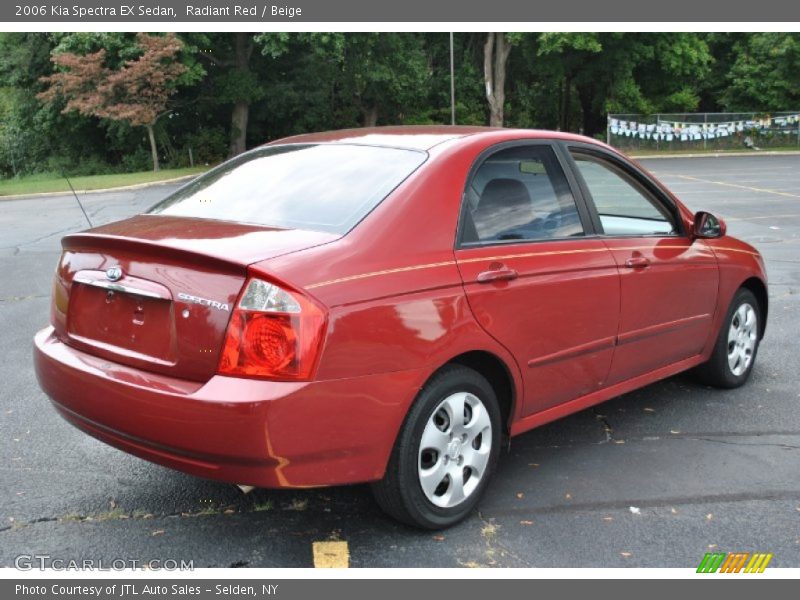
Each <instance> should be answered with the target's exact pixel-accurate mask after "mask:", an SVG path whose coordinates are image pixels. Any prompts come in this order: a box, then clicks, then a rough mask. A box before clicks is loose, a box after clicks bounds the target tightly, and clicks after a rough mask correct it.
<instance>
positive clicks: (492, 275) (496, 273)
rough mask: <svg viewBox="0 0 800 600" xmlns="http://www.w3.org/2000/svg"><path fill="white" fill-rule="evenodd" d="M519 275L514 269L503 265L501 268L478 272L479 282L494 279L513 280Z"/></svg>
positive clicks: (489, 281)
mask: <svg viewBox="0 0 800 600" xmlns="http://www.w3.org/2000/svg"><path fill="white" fill-rule="evenodd" d="M517 277H519V273H517V272H516V271H515V270H514V269H508V268H506V267H503V268H501V269H490V270H488V271H483V272H481V273H478V283H491V282H492V281H511V280H512V279H516V278H517Z"/></svg>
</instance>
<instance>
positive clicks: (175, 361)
mask: <svg viewBox="0 0 800 600" xmlns="http://www.w3.org/2000/svg"><path fill="white" fill-rule="evenodd" d="M766 285H767V284H766V274H765V270H764V262H763V260H762V258H761V256H760V255H759V253H758V252H757V251H756V250H755V249H754V248H753V247H751V246H749V245H747V244H745V243H744V242H741V241H739V240H737V239H734V238H732V237H728V236H726V233H725V224H724V223H723V221H722V220H721V219H719V218H717V217H715V216H713V215H711V214H709V213H706V212H700V213H697V214H692V213H691V212H689V211H688V210H687V209H686V208H685V207H684V206H683V205H682V204H681V203H680V202H679V201H678V200H677V199H676V198H675V197H674V196H673V195H672V194H671V193H670V192H669V191H668V190H666V189H665V188H664V186H663V185H661V184H660V183H659V182H658V181H656V180H655V179H654V178H653V177H652V176H650V175H649V174H648V173H647V172H645V171H644V170H643V169H642V168H641V167H639V166H637V165H636V164H634V163H632V162H631V161H629V160H628V159H626V158H625V157H624V156H622V155H621V154H619V153H618V152H617V151H615V150H614V149H612V148H610V147H608V146H605V145H603V144H600V143H598V142H595V141H593V140H590V139H587V138H583V137H579V136H575V135H569V134H562V133H553V132H545V131H528V130H505V129H487V128H463V127H415V128H377V129H362V130H353V131H340V132H333V133H323V134H314V135H303V136H298V137H294V138H289V139H285V140H281V141H278V142H275V143H272V144H268V145H266V146H262V147H260V148H257V149H255V150H252V151H250V152H247V153H245V154H243V155H241V156H238V157H236V158H235V159H233V160H231V161H228V162H226V163H225V164H223V165H221V166H220V167H218V168H216V169H214V170H212V171H210V172H209V173H207V174H206V175H203V176H202V177H199V178H198V179H196V180H194V181H193V182H191V183H189V184H188V185H186V186H184V187H183V188H181V189H179V190H178V191H176V192H175V193H174V194H172V195H171V196H169V197H168V198H166V199H165V200H163V201H162V202H160V203H159V204H157V205H155V206H154V207H152V208H151V209H150V210H149V211H148V212H146V213H145V214H142V215H139V216H136V217H133V218H130V219H127V220H124V221H120V222H117V223H113V224H110V225H105V226H102V227H97V228H94V229H91V230H89V231H85V232H82V233H77V234H73V235H68V236H66V237H65V238H64V239H63V254H62V256H61V260H60V262H59V265H58V268H57V272H56V276H55V282H54V287H53V302H52V314H51V324H50V326H49V327H47V328H46V329H44V330H42V331H41V332H39V334H38V335H37V336H36V339H35V364H36V372H37V375H38V378H39V382H40V384H41V386H42V388H43V389H44V391H45V392H46V393H47V394H48V395H49V396H50V397H51V398H52V400H53V404H54V406H55V407H56V409H57V410H58V411H59V412H60V413H61V414H62V415H63V416H64V417H65V418H66V419H67V420H68V421H70V422H71V423H73V424H74V425H76V426H77V427H79V428H80V429H82V430H83V431H85V432H87V433H89V434H90V435H93V436H95V437H97V438H98V439H100V440H102V441H104V442H107V443H109V444H111V445H113V446H116V447H118V448H121V449H123V450H125V451H127V452H130V453H132V454H135V455H137V456H140V457H142V458H145V459H148V460H151V461H153V462H156V463H159V464H162V465H167V466H169V467H173V468H175V469H179V470H181V471H185V472H188V473H192V474H195V475H199V476H202V477H208V478H213V479H219V480H223V481H229V482H234V483H238V484H248V485H253V486H259V487H308V486H329V485H339V484H348V483H356V482H373V489H374V492H375V497H376V499H377V501H378V502H379V504H380V505H381V506H382V507H383V508H384V509H385V510H386V511H387V512H388V513H390V514H391V515H393V516H394V517H396V518H398V519H400V520H402V521H405V522H407V523H411V524H415V525H418V526H422V527H429V528H438V527H444V526H447V525H450V524H452V523H455V522H456V521H458V520H459V519H461V518H463V517H464V516H466V515H467V514H468V513H469V511H470V510H471V509H472V508H473V507H474V506H475V504H476V503H477V501H478V499H479V497H480V496H481V494H482V493H483V491H484V490H485V488H486V486H487V483H488V479H489V476H490V474H491V472H492V470H493V469H494V467H495V464H496V461H497V458H498V455H499V452H500V447H501V441H502V440H503V439H504V438H506V437H509V436H514V435H517V434H520V433H523V432H525V431H528V430H529V429H532V428H534V427H537V426H539V425H542V424H543V423H547V422H550V421H553V420H555V419H558V418H560V417H563V416H565V415H568V414H570V413H573V412H575V411H579V410H582V409H585V408H587V407H589V406H592V405H594V404H597V403H599V402H602V401H604V400H607V399H608V398H611V397H613V396H617V395H619V394H622V393H625V392H628V391H630V390H633V389H635V388H639V387H641V386H644V385H647V384H649V383H652V382H654V381H656V380H659V379H662V378H664V377H668V376H670V375H673V374H675V373H678V372H680V371H685V370H687V369H692V368H694V369H695V370H696V371H697V373H698V375H699V376H701V378H702V379H703V380H704V381H705V382H707V383H709V384H713V385H717V386H722V387H736V386H740V385H742V384H743V383H744V382H745V381H746V380H747V378H748V376H749V375H750V373H751V371H752V369H753V363H754V361H755V358H756V353H757V350H758V344H759V341H760V340H761V338H762V336H763V334H764V326H765V322H766V318H767V287H766Z"/></svg>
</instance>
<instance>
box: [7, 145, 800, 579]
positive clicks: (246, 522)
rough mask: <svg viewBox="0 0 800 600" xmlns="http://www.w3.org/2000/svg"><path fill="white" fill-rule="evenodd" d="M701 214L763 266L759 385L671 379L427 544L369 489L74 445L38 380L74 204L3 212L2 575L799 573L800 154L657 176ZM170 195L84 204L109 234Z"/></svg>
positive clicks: (130, 195) (82, 438)
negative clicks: (149, 567) (763, 563)
mask: <svg viewBox="0 0 800 600" xmlns="http://www.w3.org/2000/svg"><path fill="white" fill-rule="evenodd" d="M642 163H643V164H644V165H645V166H646V167H647V168H649V169H651V170H652V171H653V172H654V173H655V174H656V175H657V176H659V177H660V178H661V179H662V181H664V182H665V183H666V184H667V185H668V186H669V187H670V188H671V189H672V190H673V191H674V192H675V193H676V194H677V195H678V196H679V197H680V198H682V199H683V200H684V202H685V203H686V204H687V205H688V206H689V207H690V208H692V209H694V210H698V209H707V210H711V211H713V212H715V213H717V214H719V215H721V216H723V217H725V218H726V220H727V222H728V228H729V232H730V233H731V234H733V235H736V236H739V237H741V238H743V239H745V240H746V241H748V242H750V243H752V244H754V245H755V246H756V247H757V248H759V250H761V252H762V253H763V254H764V256H765V258H766V261H767V267H768V271H769V277H770V320H769V323H768V326H767V334H766V338H765V340H764V342H763V345H762V347H761V350H760V353H759V357H758V362H757V364H756V367H755V370H754V373H753V376H752V378H751V380H750V382H749V383H748V384H747V385H746V386H745V387H744V388H741V389H738V390H733V391H719V390H714V389H710V388H706V387H703V386H700V385H699V384H697V383H695V382H694V381H693V380H692V378H691V377H690V376H688V375H682V376H678V377H673V378H671V379H668V380H665V381H663V382H660V383H657V384H654V385H651V386H649V387H647V388H645V389H642V390H639V391H637V392H634V393H631V394H627V395H625V396H623V397H620V398H617V399H615V400H612V401H610V402H607V403H605V404H602V405H599V406H597V407H595V408H593V409H590V410H586V411H583V412H580V413H578V414H575V415H573V416H571V417H568V418H566V419H563V420H561V421H558V422H555V423H552V424H550V425H548V426H546V427H542V428H540V429H538V430H534V431H533V432H530V433H528V434H526V435H523V436H521V437H518V438H515V439H514V440H513V442H512V445H511V449H510V452H508V453H506V454H504V455H503V457H502V458H501V464H500V467H499V471H498V473H497V474H496V476H495V478H494V480H493V482H492V485H491V487H490V489H489V491H488V493H487V495H486V496H485V498H484V499H483V500H482V502H481V504H480V505H479V511H478V512H477V513H475V514H474V515H472V516H471V517H470V518H469V519H468V520H467V521H465V522H464V523H462V524H460V525H458V526H457V527H454V528H452V529H450V530H447V531H444V532H441V533H431V532H420V531H416V530H412V529H409V528H406V527H404V526H401V525H398V524H396V523H394V522H392V521H391V520H389V519H388V518H386V517H384V516H383V515H382V514H381V513H380V511H379V510H378V509H377V507H376V506H375V505H374V504H373V501H372V498H371V496H370V493H369V490H368V488H367V487H366V486H352V487H347V488H337V489H322V490H291V491H274V490H256V491H255V492H253V493H251V494H249V495H246V496H244V495H242V494H241V493H240V492H239V491H238V490H237V489H236V488H235V487H233V486H230V485H225V484H221V483H215V482H209V481H204V480H201V479H196V478H193V477H190V476H188V475H183V474H181V473H176V472H173V471H170V470H168V469H165V468H162V467H159V466H156V465H152V464H150V463H147V462H145V461H142V460H139V459H137V458H134V457H132V456H128V455H126V454H124V453H122V452H119V451H117V450H115V449H112V448H110V447H107V446H105V445H103V444H101V443H99V442H97V441H95V440H93V439H92V438H89V437H88V436H86V435H84V434H82V433H80V432H78V431H77V430H75V429H73V428H72V427H71V426H70V425H68V424H67V423H66V422H64V421H62V420H61V418H60V417H58V415H57V414H56V413H55V411H54V410H52V409H51V407H50V405H49V402H48V400H47V398H46V397H45V396H44V394H43V393H42V392H41V391H40V390H39V388H38V385H37V383H36V380H35V377H34V374H33V370H32V367H31V339H32V337H33V335H34V333H35V332H36V331H37V330H38V329H40V328H41V327H43V326H45V325H46V323H47V319H48V310H49V309H48V306H49V293H50V285H51V277H52V273H53V269H54V266H55V263H56V260H57V257H58V254H59V239H60V237H61V236H62V235H64V234H66V233H68V232H71V231H77V230H80V229H84V228H85V222H84V221H83V216H82V214H81V212H80V210H79V209H78V207H77V205H76V204H75V200H74V199H73V198H72V197H71V196H55V197H41V198H31V199H23V200H6V201H1V200H0V273H1V274H2V277H0V322H1V323H2V339H3V344H2V348H3V353H4V356H3V360H2V361H1V362H0V382H2V383H1V384H0V385H2V388H0V389H1V390H2V392H0V448H1V449H2V450H0V489H2V502H0V566H5V567H13V565H14V559H15V557H16V556H18V555H21V554H47V555H50V556H51V557H53V558H61V559H65V560H69V559H75V560H83V559H94V560H99V559H102V560H104V561H111V560H114V559H136V560H151V559H160V560H162V561H163V560H166V559H178V560H180V559H184V560H192V561H194V566H195V567H229V566H234V567H239V566H241V567H284V566H291V567H300V566H312V565H313V564H314V558H313V550H312V548H313V544H314V542H320V541H330V540H333V541H340V542H346V547H345V545H344V544H340V545H339V546H337V548H339V549H340V550H339V551H340V552H345V548H346V551H347V552H348V553H349V564H350V566H352V567H394V566H403V567H458V566H509V567H589V566H593V567H626V566H631V567H633V566H636V567H643V566H649V567H696V566H697V564H698V563H699V562H700V560H701V559H702V557H703V555H704V553H705V552H711V551H715V552H733V551H750V552H752V551H760V552H771V553H773V554H774V558H773V560H772V563H771V566H773V567H778V566H780V567H800V411H798V405H799V404H800V384H798V371H799V370H800V156H798V155H795V156H741V157H721V158H710V157H709V158H696V159H686V158H681V159H652V160H646V161H642ZM173 187H174V186H159V187H150V188H146V189H141V190H135V191H125V192H113V193H99V194H87V195H85V196H84V197H83V198H84V201H85V206H86V207H87V211H88V212H89V214H90V215H91V217H92V219H93V221H94V222H95V223H96V224H100V223H105V222H109V221H113V220H117V219H119V218H122V217H125V216H128V215H131V214H134V213H136V212H138V211H140V210H142V209H143V208H145V207H147V206H148V205H150V204H151V203H153V202H154V201H156V200H157V199H159V198H160V197H162V196H163V195H165V194H166V193H167V192H168V191H170V189H172V188H173Z"/></svg>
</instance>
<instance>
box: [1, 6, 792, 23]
mask: <svg viewBox="0 0 800 600" xmlns="http://www.w3.org/2000/svg"><path fill="white" fill-rule="evenodd" d="M284 2H285V3H284ZM759 21H761V22H776V21H779V22H782V23H786V22H797V21H800V3H797V2H786V1H785V0H761V1H760V2H758V3H757V4H753V3H752V2H744V1H743V0H729V1H728V2H725V3H720V2H718V1H716V0H672V1H671V2H668V3H660V2H642V0H605V1H604V2H597V1H596V0H572V1H571V2H544V1H542V0H538V1H529V2H525V1H523V0H491V1H486V0H483V1H478V0H460V1H455V0H448V1H443V0H405V1H403V2H381V1H378V0H283V1H282V2H269V1H266V0H236V1H222V0H190V1H187V0H156V1H152V0H151V1H148V2H137V1H136V0H63V1H59V0H16V1H15V0H11V2H9V3H6V2H3V3H2V4H1V5H0V22H3V23H101V22H106V23H114V22H140V23H176V24H180V23H219V22H233V23H235V22H239V23H254V24H258V23H276V22H287V23H293V22H317V23H325V22H328V23H342V22H364V23H366V22H384V23H386V22H389V23H392V22H394V23H400V22H405V23H408V22H419V23H430V22H437V23H444V22H454V23H478V22H484V23H486V22H505V23H508V22H520V23H537V22H538V23H552V22H584V23H585V22H598V23H609V22H612V23H613V22H621V23H631V22H682V23H692V22H736V23H746V22H759Z"/></svg>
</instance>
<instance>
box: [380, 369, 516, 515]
mask: <svg viewBox="0 0 800 600" xmlns="http://www.w3.org/2000/svg"><path fill="white" fill-rule="evenodd" d="M501 436H502V431H501V417H500V408H499V405H498V402H497V396H496V394H495V392H494V389H493V388H492V386H491V385H490V384H489V382H488V381H486V379H485V378H484V377H483V376H482V375H481V374H480V373H478V372H477V371H474V370H473V369H470V368H467V367H464V366H461V365H448V366H446V367H444V368H443V369H441V370H440V371H439V372H438V373H436V374H435V375H434V376H433V377H432V378H431V379H430V380H429V381H428V383H426V384H425V386H424V387H423V388H422V390H421V391H420V393H419V395H418V396H417V399H416V400H415V401H414V404H413V406H412V407H411V410H410V411H409V413H408V416H407V417H406V420H405V423H404V424H403V427H402V429H401V430H400V434H399V436H398V438H397V441H396V443H395V446H394V449H393V450H392V455H391V458H390V459H389V465H388V467H387V470H386V475H385V476H384V478H383V479H382V480H381V481H379V482H377V483H375V484H373V486H372V490H373V495H374V496H375V500H376V501H377V502H378V504H379V505H380V507H381V508H382V509H383V510H384V511H385V512H386V513H388V514H389V515H391V516H392V517H394V518H395V519H397V520H399V521H402V522H404V523H407V524H409V525H414V526H416V527H421V528H425V529H441V528H444V527H449V526H450V525H453V524H455V523H457V522H459V521H460V520H462V519H463V518H464V517H466V516H467V515H468V514H469V513H470V511H472V509H473V508H474V507H475V505H476V504H477V502H478V500H479V499H480V497H481V495H482V494H483V492H484V490H485V489H486V486H487V484H488V480H489V477H490V476H491V474H492V472H493V471H494V467H495V464H496V463H497V457H498V454H499V452H500V438H501Z"/></svg>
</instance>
